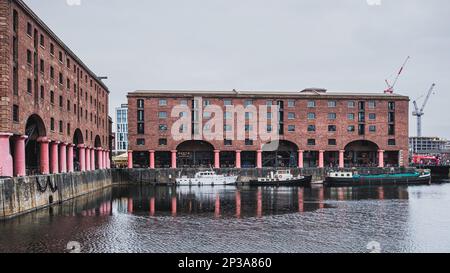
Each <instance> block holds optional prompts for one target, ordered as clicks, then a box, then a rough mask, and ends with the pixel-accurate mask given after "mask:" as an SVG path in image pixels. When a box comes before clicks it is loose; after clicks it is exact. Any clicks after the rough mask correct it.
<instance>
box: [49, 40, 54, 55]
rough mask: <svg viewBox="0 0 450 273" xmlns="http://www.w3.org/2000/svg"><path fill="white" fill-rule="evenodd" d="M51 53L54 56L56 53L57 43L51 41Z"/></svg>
mask: <svg viewBox="0 0 450 273" xmlns="http://www.w3.org/2000/svg"><path fill="white" fill-rule="evenodd" d="M50 54H51V55H52V56H54V55H55V45H54V44H53V43H50Z"/></svg>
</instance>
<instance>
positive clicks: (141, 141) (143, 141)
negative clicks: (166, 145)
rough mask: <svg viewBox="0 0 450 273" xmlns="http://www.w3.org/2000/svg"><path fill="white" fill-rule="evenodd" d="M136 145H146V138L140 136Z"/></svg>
mask: <svg viewBox="0 0 450 273" xmlns="http://www.w3.org/2000/svg"><path fill="white" fill-rule="evenodd" d="M136 145H138V146H144V145H145V139H143V138H138V139H137V140H136Z"/></svg>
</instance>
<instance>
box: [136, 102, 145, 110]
mask: <svg viewBox="0 0 450 273" xmlns="http://www.w3.org/2000/svg"><path fill="white" fill-rule="evenodd" d="M137 108H139V109H144V100H137Z"/></svg>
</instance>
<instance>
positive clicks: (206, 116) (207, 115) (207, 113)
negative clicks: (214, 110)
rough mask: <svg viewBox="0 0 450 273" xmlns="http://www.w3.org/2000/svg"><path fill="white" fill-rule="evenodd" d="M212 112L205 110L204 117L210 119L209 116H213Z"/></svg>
mask: <svg viewBox="0 0 450 273" xmlns="http://www.w3.org/2000/svg"><path fill="white" fill-rule="evenodd" d="M211 115H212V114H211V112H203V117H204V118H205V119H209V118H211Z"/></svg>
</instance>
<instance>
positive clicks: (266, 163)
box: [262, 140, 298, 168]
mask: <svg viewBox="0 0 450 273" xmlns="http://www.w3.org/2000/svg"><path fill="white" fill-rule="evenodd" d="M262 150H263V167H276V168H288V167H289V168H291V167H293V168H295V167H297V166H298V146H297V145H296V144H295V143H293V142H290V141H287V140H280V141H277V142H271V143H268V144H265V145H264V146H263V148H262Z"/></svg>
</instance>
